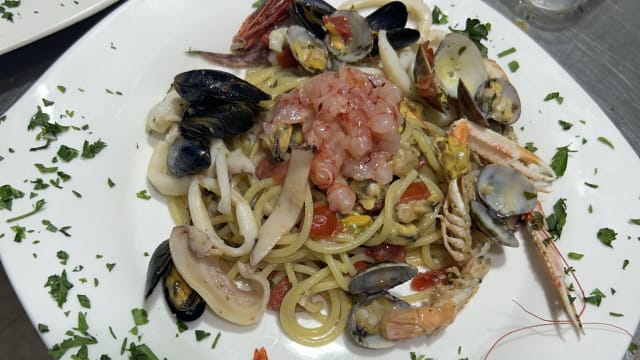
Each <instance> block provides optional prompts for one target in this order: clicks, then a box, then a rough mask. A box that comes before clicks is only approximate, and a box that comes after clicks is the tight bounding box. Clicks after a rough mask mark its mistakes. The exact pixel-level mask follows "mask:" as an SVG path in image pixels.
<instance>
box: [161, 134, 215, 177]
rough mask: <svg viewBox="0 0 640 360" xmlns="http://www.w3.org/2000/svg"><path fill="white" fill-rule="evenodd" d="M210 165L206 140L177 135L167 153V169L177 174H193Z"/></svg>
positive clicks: (180, 175) (209, 153)
mask: <svg viewBox="0 0 640 360" xmlns="http://www.w3.org/2000/svg"><path fill="white" fill-rule="evenodd" d="M209 165H211V152H210V151H209V146H208V144H207V143H206V142H204V141H202V140H198V139H194V138H188V137H184V136H178V137H177V138H176V139H175V140H174V142H173V143H171V146H170V147H169V153H168V154H167V170H168V171H169V172H170V173H171V174H173V175H175V176H177V177H182V176H186V175H194V174H197V173H199V172H202V171H204V170H206V169H207V168H208V167H209Z"/></svg>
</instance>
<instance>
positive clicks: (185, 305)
mask: <svg viewBox="0 0 640 360" xmlns="http://www.w3.org/2000/svg"><path fill="white" fill-rule="evenodd" d="M162 285H163V286H162V288H163V290H164V296H165V299H166V301H167V305H169V308H170V309H171V312H172V313H174V314H175V316H176V318H178V320H182V321H193V320H195V319H197V318H199V317H200V316H201V315H202V313H204V309H205V308H206V305H207V303H206V302H205V301H204V299H203V298H202V297H201V296H200V295H199V294H198V293H197V292H195V290H193V289H192V288H191V286H189V284H187V282H186V281H184V279H183V278H182V276H181V275H180V273H179V272H178V270H177V269H176V267H175V266H173V263H171V267H170V268H169V270H168V271H167V272H166V273H165V276H164V278H163V284H162Z"/></svg>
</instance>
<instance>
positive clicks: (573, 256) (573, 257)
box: [567, 252, 584, 260]
mask: <svg viewBox="0 0 640 360" xmlns="http://www.w3.org/2000/svg"><path fill="white" fill-rule="evenodd" d="M567 257H568V258H569V259H571V260H580V259H582V258H583V257H584V254H580V253H576V252H570V253H568V254H567Z"/></svg>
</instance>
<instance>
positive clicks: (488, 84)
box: [147, 0, 580, 348]
mask: <svg viewBox="0 0 640 360" xmlns="http://www.w3.org/2000/svg"><path fill="white" fill-rule="evenodd" d="M360 6H368V7H375V8H377V10H376V11H374V12H373V13H371V14H370V15H368V16H366V17H363V16H362V15H360V13H359V12H358V11H357V10H355V9H356V8H358V7H360ZM343 8H347V9H349V10H336V9H335V8H333V6H331V5H329V4H327V3H324V2H321V1H308V0H289V1H284V0H271V1H266V2H265V3H264V4H263V5H262V7H260V8H259V9H257V10H256V12H254V13H253V14H252V15H251V16H250V17H249V18H248V19H247V20H246V21H245V24H243V26H242V28H241V29H240V31H239V32H238V34H236V36H235V37H234V42H233V45H232V50H233V53H232V54H215V53H202V54H203V56H205V57H206V58H208V59H210V60H212V61H214V62H218V63H222V64H224V65H226V66H242V67H248V66H250V68H249V69H248V70H247V71H246V75H245V78H244V79H241V78H238V77H236V76H234V75H231V74H229V73H226V72H223V71H219V70H212V69H202V70H189V71H185V72H184V73H181V74H178V75H176V76H175V78H174V81H173V84H172V90H171V91H170V92H169V94H168V95H167V96H166V97H165V99H164V100H162V101H161V102H160V103H159V104H158V105H156V106H155V107H154V108H153V109H152V110H151V113H150V116H149V118H148V122H147V126H148V129H149V130H150V131H151V133H152V134H154V135H159V136H161V137H162V139H161V140H160V141H159V142H158V144H157V145H156V147H155V149H154V153H153V155H152V158H151V159H150V163H149V168H148V179H149V181H150V182H151V184H153V186H154V187H155V188H156V190H158V191H159V192H160V193H162V194H164V195H165V196H167V199H168V204H169V208H170V212H171V215H172V217H173V219H174V221H175V223H176V227H175V228H174V230H173V231H172V233H171V235H170V238H169V240H168V241H167V242H165V243H163V244H162V245H161V246H160V247H159V248H158V249H157V250H156V252H155V253H154V255H153V256H152V259H151V263H150V267H149V274H148V282H147V294H149V293H150V292H151V290H152V289H153V287H154V285H155V284H156V282H158V281H159V280H160V278H162V279H163V287H164V289H165V295H166V297H167V300H168V303H169V305H170V307H171V309H172V311H173V312H174V313H175V314H176V316H177V317H178V318H179V319H183V320H191V319H193V318H196V317H198V316H199V315H200V314H201V313H202V312H203V311H204V308H205V303H206V305H208V306H209V307H210V308H211V309H212V310H213V311H214V312H215V313H217V314H218V315H219V316H220V317H221V318H223V319H225V320H228V321H230V322H233V323H236V324H252V323H255V322H257V321H259V320H260V318H261V317H262V315H263V314H264V312H266V311H275V312H277V314H278V316H279V320H280V325H281V327H282V330H283V331H284V332H285V333H286V334H287V335H288V336H289V337H290V338H292V339H293V340H295V341H297V342H299V343H301V344H305V345H309V346H320V345H323V344H327V343H329V342H331V341H332V340H334V339H335V338H336V337H338V336H340V335H341V334H342V333H343V332H345V333H346V334H347V335H348V336H350V337H351V338H352V339H353V340H354V341H355V342H356V343H358V344H360V345H362V346H365V347H369V348H385V347H388V346H392V345H393V344H395V343H396V342H398V341H400V340H406V339H411V338H415V337H417V336H419V335H422V334H431V333H433V332H436V331H438V330H440V329H442V328H444V327H445V326H447V325H448V324H450V323H451V322H452V321H453V320H454V318H455V316H456V314H457V313H459V312H460V311H461V310H462V309H463V307H464V305H465V304H466V303H467V301H469V299H470V298H471V297H472V296H473V294H474V293H475V292H476V291H477V289H478V286H479V284H480V282H481V279H482V278H483V277H484V276H485V275H486V274H487V272H488V271H489V268H490V263H489V259H488V258H487V257H485V256H484V254H485V253H486V252H487V250H488V249H489V247H490V246H492V245H494V244H496V245H504V246H518V241H517V239H516V237H515V236H514V233H515V232H516V231H517V230H518V229H519V228H525V229H527V230H529V231H530V232H531V234H532V235H533V236H532V237H533V240H534V241H535V242H536V245H537V246H538V250H539V251H540V253H541V255H542V256H544V258H545V259H546V261H547V262H546V265H547V268H548V270H549V272H550V275H551V276H552V277H553V279H554V281H555V283H556V286H557V287H558V290H559V291H560V293H561V297H562V298H563V301H565V303H566V304H565V305H566V307H567V310H568V312H569V316H570V317H571V318H572V320H573V321H574V322H575V324H576V325H577V326H580V322H579V319H578V317H577V315H576V312H575V309H574V308H573V305H571V304H569V303H568V300H567V299H568V296H566V295H567V294H566V292H567V286H566V285H564V275H563V269H562V265H561V263H559V262H558V261H557V260H558V259H557V256H558V253H557V249H555V248H554V247H549V248H548V249H547V247H548V245H547V244H548V241H547V240H548V238H549V235H548V234H547V232H546V230H545V224H544V217H543V216H542V215H541V210H540V208H539V206H538V203H537V200H536V197H537V192H538V191H539V189H540V188H541V187H544V186H548V185H549V184H550V183H551V182H552V181H553V179H554V174H553V171H552V170H551V169H550V168H549V166H547V165H546V164H545V163H544V162H543V161H542V160H541V159H539V158H538V157H537V156H536V155H535V154H533V153H531V152H529V151H527V150H526V149H524V148H522V147H521V146H519V145H518V144H517V143H516V141H515V136H514V135H513V131H512V130H511V124H513V123H514V122H515V121H517V120H518V117H519V114H520V102H519V99H518V95H517V92H516V90H515V89H514V88H513V86H512V85H511V83H510V82H509V81H508V79H507V77H506V75H505V74H504V72H502V70H501V69H500V68H499V66H497V65H496V63H495V62H493V61H491V60H488V59H484V58H483V57H482V56H481V53H480V51H479V49H478V48H477V46H476V44H474V43H473V42H472V41H471V40H470V39H468V38H467V37H466V36H464V35H462V34H457V33H448V32H444V31H442V30H435V29H431V19H430V14H431V11H430V10H429V9H428V8H427V7H426V5H424V3H422V2H418V1H405V2H397V1H396V2H390V3H388V4H385V3H384V2H381V3H378V2H375V1H369V2H362V3H349V4H345V5H344V6H343ZM409 17H410V18H413V19H415V20H416V25H417V26H416V29H409V28H405V26H406V23H407V18H409ZM256 29H260V30H259V33H255V31H258V30H256ZM254 30H255V31H254ZM267 43H268V45H267ZM407 59H409V61H406V60H407ZM405 282H410V285H409V286H404V287H403V291H402V292H399V291H398V290H397V289H396V286H397V285H400V284H402V283H405ZM169 289H171V290H169Z"/></svg>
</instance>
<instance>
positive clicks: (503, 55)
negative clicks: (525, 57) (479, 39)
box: [498, 47, 516, 58]
mask: <svg viewBox="0 0 640 360" xmlns="http://www.w3.org/2000/svg"><path fill="white" fill-rule="evenodd" d="M515 52H516V48H514V47H511V48H508V49H507V50H504V51H501V52H499V53H498V57H499V58H501V57H505V56H507V55H511V54H513V53H515Z"/></svg>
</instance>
